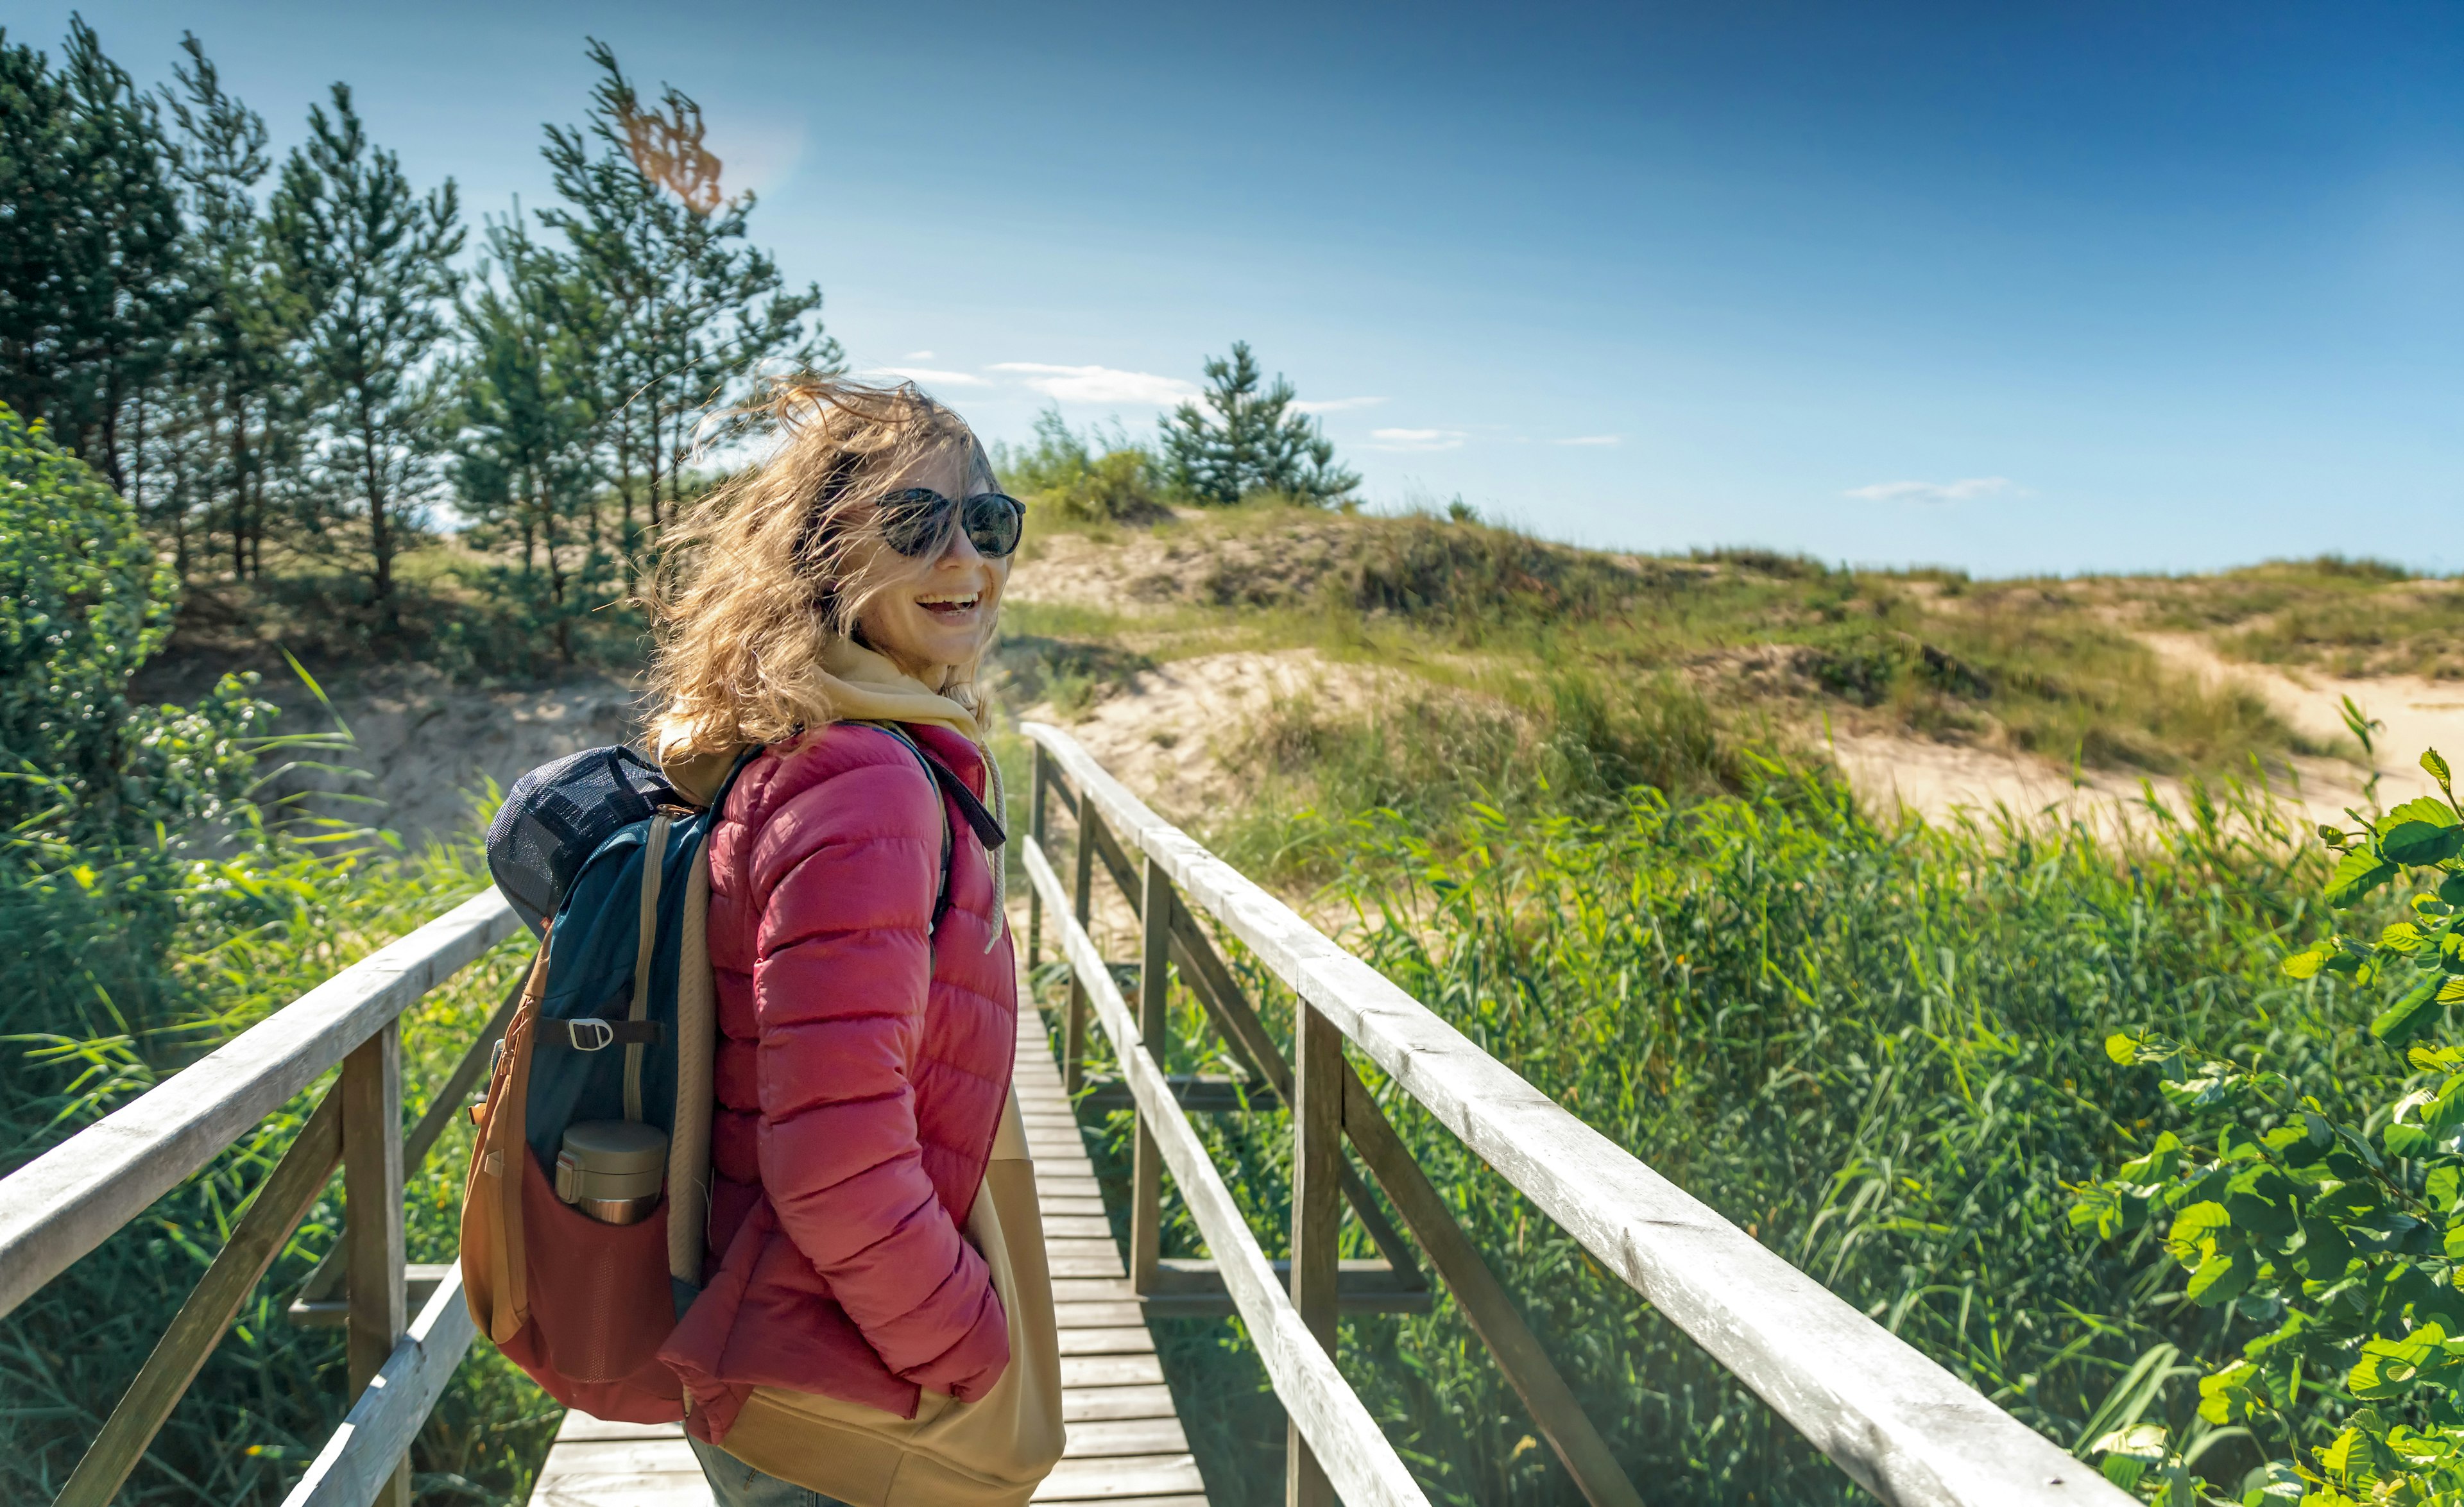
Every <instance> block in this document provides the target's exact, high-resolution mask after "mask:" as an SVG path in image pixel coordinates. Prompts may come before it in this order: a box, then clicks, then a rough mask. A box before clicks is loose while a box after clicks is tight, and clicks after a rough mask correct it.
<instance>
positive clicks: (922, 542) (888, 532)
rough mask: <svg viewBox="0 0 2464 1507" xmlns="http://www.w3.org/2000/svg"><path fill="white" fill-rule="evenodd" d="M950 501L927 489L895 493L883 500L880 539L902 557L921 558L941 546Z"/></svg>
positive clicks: (912, 488)
mask: <svg viewBox="0 0 2464 1507" xmlns="http://www.w3.org/2000/svg"><path fill="white" fill-rule="evenodd" d="M949 510H950V499H949V498H947V497H944V496H942V495H941V494H940V493H939V492H937V491H932V490H931V489H930V488H925V487H911V488H909V489H908V490H906V491H893V492H891V494H890V495H889V496H887V497H884V498H882V499H881V514H880V515H881V536H882V538H883V540H884V541H885V542H887V543H888V544H889V545H890V547H891V549H893V550H896V551H897V552H898V553H899V554H901V555H922V554H924V553H926V552H927V551H929V550H931V549H932V548H933V546H934V545H935V544H937V543H939V542H940V539H941V525H942V523H943V521H944V520H945V519H947V518H948V517H949V515H950V514H949Z"/></svg>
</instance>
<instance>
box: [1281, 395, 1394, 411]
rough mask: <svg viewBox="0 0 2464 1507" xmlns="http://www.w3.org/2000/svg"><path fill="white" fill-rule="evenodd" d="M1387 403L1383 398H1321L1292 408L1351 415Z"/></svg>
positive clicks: (1300, 403) (1297, 404)
mask: <svg viewBox="0 0 2464 1507" xmlns="http://www.w3.org/2000/svg"><path fill="white" fill-rule="evenodd" d="M1385 401H1386V400H1385V399H1383V398H1320V399H1317V400H1316V401H1314V402H1307V401H1304V402H1299V403H1295V404H1292V406H1293V407H1295V408H1298V409H1299V410H1300V411H1301V412H1303V413H1349V412H1351V411H1352V410H1353V409H1354V408H1375V407H1376V406H1377V405H1378V404H1381V403H1384V402H1385Z"/></svg>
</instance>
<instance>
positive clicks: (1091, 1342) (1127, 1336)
mask: <svg viewBox="0 0 2464 1507" xmlns="http://www.w3.org/2000/svg"><path fill="white" fill-rule="evenodd" d="M1060 1339H1061V1353H1062V1354H1064V1355H1153V1354H1154V1353H1155V1336H1154V1335H1151V1334H1149V1333H1147V1326H1146V1322H1145V1321H1144V1320H1143V1319H1141V1320H1140V1321H1138V1322H1136V1323H1134V1324H1118V1325H1112V1326H1108V1327H1097V1326H1095V1325H1092V1324H1089V1325H1084V1326H1080V1327H1075V1328H1073V1327H1070V1326H1068V1325H1066V1324H1065V1325H1064V1326H1063V1327H1062V1329H1061V1334H1060Z"/></svg>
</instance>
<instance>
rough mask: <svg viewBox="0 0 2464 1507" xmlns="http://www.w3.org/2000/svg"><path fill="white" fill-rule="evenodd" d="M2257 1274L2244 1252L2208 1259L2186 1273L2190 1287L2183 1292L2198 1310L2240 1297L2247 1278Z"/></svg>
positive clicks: (2251, 1258)
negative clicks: (2188, 1275) (2187, 1294)
mask: <svg viewBox="0 0 2464 1507" xmlns="http://www.w3.org/2000/svg"><path fill="white" fill-rule="evenodd" d="M2257 1275H2258V1262H2257V1261H2256V1260H2255V1258H2253V1257H2252V1256H2251V1255H2250V1253H2249V1252H2247V1251H2236V1252H2234V1253H2233V1255H2231V1256H2210V1257H2208V1258H2207V1259H2206V1260H2204V1261H2202V1262H2200V1263H2199V1269H2198V1270H2197V1271H2195V1272H2192V1273H2191V1274H2190V1285H2189V1287H2188V1288H2187V1289H2185V1291H2187V1292H2188V1293H2189V1296H2190V1301H2192V1302H2194V1303H2197V1304H2198V1305H2199V1306H2200V1307H2202V1308H2213V1307H2214V1306H2215V1305H2216V1304H2218V1303H2224V1302H2231V1301H2233V1300H2234V1299H2236V1298H2238V1297H2240V1296H2241V1291H2242V1289H2243V1288H2245V1287H2248V1286H2249V1285H2250V1279H2251V1278H2254V1277H2256V1276H2257Z"/></svg>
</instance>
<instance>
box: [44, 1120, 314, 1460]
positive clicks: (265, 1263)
mask: <svg viewBox="0 0 2464 1507" xmlns="http://www.w3.org/2000/svg"><path fill="white" fill-rule="evenodd" d="M341 1154H342V1106H341V1103H340V1102H339V1101H338V1100H337V1099H336V1097H335V1096H334V1095H333V1094H330V1093H329V1094H327V1095H326V1096H325V1097H324V1099H323V1100H322V1101H320V1102H319V1103H318V1105H317V1108H316V1110H315V1111H314V1112H313V1113H311V1114H310V1115H309V1116H308V1123H307V1124H306V1125H302V1126H300V1128H299V1133H298V1134H297V1136H294V1137H293V1138H292V1141H291V1145H290V1147H287V1148H286V1149H285V1150H284V1151H283V1153H282V1159H281V1160H280V1161H278V1162H276V1163H275V1165H274V1170H272V1171H271V1172H268V1173H267V1174H266V1175H265V1180H264V1181H263V1182H261V1183H259V1184H257V1185H256V1193H255V1196H253V1198H251V1199H250V1200H249V1205H248V1210H247V1212H244V1213H242V1214H241V1215H240V1219H239V1223H238V1225H237V1226H236V1227H234V1228H233V1229H232V1231H231V1239H230V1240H229V1241H227V1242H225V1243H224V1245H223V1248H222V1250H221V1251H219V1252H217V1253H215V1256H214V1259H213V1263H212V1264H211V1265H209V1266H208V1267H207V1268H206V1275H205V1277H204V1278H203V1279H201V1280H200V1281H199V1282H198V1283H197V1285H196V1289H195V1290H194V1291H192V1292H191V1293H189V1294H188V1298H187V1301H186V1302H184V1303H182V1304H181V1305H180V1311H179V1313H178V1314H177V1315H176V1316H174V1317H173V1319H172V1320H171V1325H170V1327H169V1328H167V1329H165V1330H164V1331H163V1338H162V1339H160V1340H158V1341H156V1342H155V1344H154V1351H153V1353H152V1354H151V1355H148V1356H147V1357H146V1358H145V1364H144V1365H143V1366H141V1367H139V1368H138V1372H137V1380H135V1381H134V1382H132V1383H130V1384H129V1387H128V1390H127V1391H126V1392H125V1393H124V1394H122V1395H121V1399H120V1402H119V1404H118V1405H117V1406H115V1407H114V1408H113V1409H111V1416H110V1417H109V1418H107V1419H105V1420H103V1425H102V1429H101V1431H100V1432H99V1433H97V1434H96V1435H95V1437H94V1442H93V1443H92V1444H89V1445H87V1446H86V1452H85V1454H84V1457H83V1458H81V1459H79V1460H78V1461H77V1469H76V1470H75V1471H73V1472H71V1473H70V1475H69V1478H68V1481H67V1483H66V1484H65V1485H63V1486H62V1487H61V1488H60V1495H59V1496H58V1498H57V1500H56V1502H55V1507H103V1504H106V1503H108V1502H109V1501H110V1500H111V1499H112V1498H113V1497H114V1496H119V1495H120V1488H121V1485H122V1483H124V1482H125V1481H126V1480H127V1479H128V1473H129V1472H130V1471H132V1470H135V1469H136V1467H137V1462H138V1461H139V1460H140V1459H142V1458H143V1457H144V1454H145V1451H146V1449H147V1447H148V1446H150V1445H151V1444H153V1442H154V1436H155V1435H156V1434H157V1433H159V1432H161V1431H162V1429H163V1423H164V1420H165V1419H167V1418H169V1417H170V1416H171V1409H173V1408H175V1407H177V1406H178V1405H179V1401H180V1399H181V1398H182V1397H183V1396H185V1395H187V1390H188V1386H189V1384H190V1383H191V1382H194V1381H195V1380H196V1379H197V1372H198V1370H199V1369H201V1368H202V1367H203V1366H204V1365H205V1364H206V1357H207V1356H209V1355H211V1354H212V1353H213V1349H214V1346H215V1345H216V1344H217V1343H221V1341H222V1337H223V1334H224V1333H225V1331H227V1330H229V1329H230V1328H231V1320H232V1319H233V1318H234V1317H235V1316H236V1315H237V1314H238V1313H239V1310H240V1305H241V1304H242V1303H244V1302H246V1301H247V1300H248V1295H249V1294H250V1293H251V1292H252V1291H253V1290H254V1288H255V1287H256V1284H257V1282H258V1281H259V1280H261V1279H262V1278H264V1276H265V1272H266V1268H268V1267H270V1266H272V1265H273V1264H274V1258H275V1256H278V1255H280V1254H281V1252H282V1248H283V1246H284V1245H285V1244H287V1243H288V1242H289V1241H290V1239H291V1232H292V1231H294V1230H296V1229H297V1228H298V1227H299V1221H300V1220H301V1219H304V1218H306V1217H307V1214H308V1211H309V1209H310V1208H312V1207H313V1206H314V1205H315V1204H316V1202H317V1195H318V1194H319V1192H321V1191H323V1190H324V1187H325V1179H326V1178H327V1177H329V1176H331V1175H332V1174H333V1170H334V1164H335V1163H336V1162H337V1161H339V1160H341Z"/></svg>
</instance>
